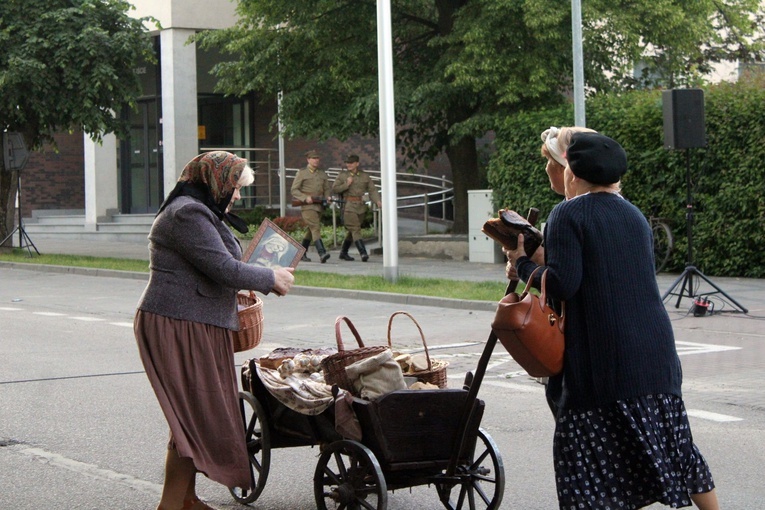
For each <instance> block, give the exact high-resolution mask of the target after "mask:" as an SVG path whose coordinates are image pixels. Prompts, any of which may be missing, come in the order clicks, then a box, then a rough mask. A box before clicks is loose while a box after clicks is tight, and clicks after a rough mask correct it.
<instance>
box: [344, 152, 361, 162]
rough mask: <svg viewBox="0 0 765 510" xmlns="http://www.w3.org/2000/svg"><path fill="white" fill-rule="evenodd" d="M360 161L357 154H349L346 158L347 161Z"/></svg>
mask: <svg viewBox="0 0 765 510" xmlns="http://www.w3.org/2000/svg"><path fill="white" fill-rule="evenodd" d="M358 161H359V157H358V156H357V155H355V154H348V156H347V157H346V158H345V162H346V163H357V162H358Z"/></svg>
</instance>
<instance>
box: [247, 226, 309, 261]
mask: <svg viewBox="0 0 765 510" xmlns="http://www.w3.org/2000/svg"><path fill="white" fill-rule="evenodd" d="M304 253H305V248H303V245H302V244H300V243H299V242H297V241H295V240H294V239H292V237H290V236H289V234H287V232H285V231H284V230H282V229H280V228H279V227H278V226H277V225H276V224H275V223H274V222H273V221H271V220H269V219H268V218H266V219H265V220H263V223H261V224H260V227H258V231H257V232H255V237H253V238H252V241H251V242H250V245H249V246H248V247H247V250H245V252H244V255H243V256H242V261H244V262H247V263H248V264H254V265H256V266H262V267H271V268H273V267H297V265H298V262H300V259H301V258H302V257H303V254H304Z"/></svg>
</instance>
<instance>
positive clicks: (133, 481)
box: [10, 445, 162, 495]
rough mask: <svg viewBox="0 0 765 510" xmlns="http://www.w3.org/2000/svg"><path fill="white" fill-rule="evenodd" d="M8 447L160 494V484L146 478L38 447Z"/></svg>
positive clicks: (48, 461)
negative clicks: (104, 467) (142, 478)
mask: <svg viewBox="0 0 765 510" xmlns="http://www.w3.org/2000/svg"><path fill="white" fill-rule="evenodd" d="M10 448H11V449H12V450H14V451H17V452H19V453H20V454H22V455H26V456H27V457H31V458H32V459H34V460H36V461H39V462H42V463H43V464H48V465H49V466H53V467H58V468H63V469H66V470H69V471H73V472H75V473H78V474H81V475H83V476H87V477H89V478H93V479H96V480H105V481H107V482H115V483H118V484H121V485H124V486H127V487H130V488H132V489H135V490H138V491H141V492H145V493H147V494H152V495H160V494H162V486H161V485H159V484H156V483H152V482H147V481H146V480H141V479H140V478H135V477H133V476H130V475H126V474H124V473H118V472H116V471H112V470H110V469H103V468H100V467H98V466H96V465H94V464H87V463H85V462H80V461H78V460H74V459H69V458H67V457H64V456H63V455H59V454H57V453H51V452H47V451H45V450H42V449H40V448H28V447H24V446H18V445H17V446H12V447H10Z"/></svg>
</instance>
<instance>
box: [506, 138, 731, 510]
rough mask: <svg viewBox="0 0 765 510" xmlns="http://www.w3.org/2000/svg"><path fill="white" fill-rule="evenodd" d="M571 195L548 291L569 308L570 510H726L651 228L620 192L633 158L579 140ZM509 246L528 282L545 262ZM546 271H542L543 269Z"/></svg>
mask: <svg viewBox="0 0 765 510" xmlns="http://www.w3.org/2000/svg"><path fill="white" fill-rule="evenodd" d="M566 161H567V163H568V165H567V166H566V168H565V171H564V186H565V188H566V196H567V197H571V198H570V199H569V200H566V201H564V202H562V203H560V204H558V205H557V206H556V207H555V208H554V209H553V211H552V212H551V214H550V217H549V218H548V221H547V225H546V228H545V232H544V237H545V241H544V246H545V248H544V257H545V258H544V260H545V264H546V267H547V269H549V271H548V272H547V283H546V290H547V293H548V296H549V297H551V298H553V299H557V300H563V301H565V303H566V330H565V335H566V348H565V355H564V367H563V372H562V373H561V374H559V375H557V376H555V377H552V378H550V381H549V384H548V389H547V392H548V395H550V396H554V397H555V398H556V400H557V406H558V412H557V417H556V426H555V437H554V440H553V455H554V465H555V466H554V467H555V477H556V486H557V490H558V502H559V505H560V508H561V509H579V508H642V507H644V506H648V505H651V504H653V503H656V502H659V503H662V504H664V505H668V506H671V507H675V508H677V507H685V506H691V504H692V502H693V503H695V504H696V505H697V506H698V507H699V508H701V509H702V510H717V509H719V505H718V502H717V495H716V493H715V485H714V481H713V480H712V475H711V473H710V471H709V467H708V466H707V463H706V461H705V460H704V457H703V456H702V455H701V453H700V452H699V450H698V448H697V447H696V445H695V444H694V443H693V437H692V435H691V429H690V425H689V423H688V416H687V414H686V410H685V405H684V403H683V399H682V393H681V383H682V371H681V367H680V359H679V358H678V355H677V351H676V350H675V339H674V334H673V331H672V325H671V323H670V319H669V316H668V314H667V311H666V309H665V308H664V303H663V302H662V300H661V297H660V293H659V288H658V285H657V283H656V277H655V275H654V267H653V249H652V239H651V229H650V227H649V225H648V222H647V221H646V219H645V216H644V215H643V214H642V213H641V212H640V210H639V209H638V208H637V207H635V206H634V205H632V204H631V203H629V202H628V201H627V200H625V199H624V198H623V197H622V196H621V195H620V194H619V191H620V180H621V177H622V175H624V173H625V172H626V171H627V155H626V153H625V152H624V149H622V147H621V146H620V145H619V144H618V143H617V142H616V141H614V140H612V139H611V138H608V137H607V136H603V135H601V134H597V133H575V134H574V135H573V136H572V139H571V144H570V145H569V146H568V148H567V151H566ZM518 246H519V249H516V250H506V254H507V255H508V258H509V259H510V262H511V263H512V265H513V267H515V268H516V269H517V271H518V275H519V276H520V278H521V279H523V280H526V279H528V278H529V277H530V276H531V273H532V272H533V271H534V270H535V269H536V268H537V267H538V265H537V263H535V262H534V261H533V260H532V259H531V258H530V257H527V256H526V254H525V253H524V251H523V246H524V245H523V239H522V236H519V239H518ZM539 274H541V272H540V273H539Z"/></svg>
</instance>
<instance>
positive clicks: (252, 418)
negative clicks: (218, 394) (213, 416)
mask: <svg viewBox="0 0 765 510" xmlns="http://www.w3.org/2000/svg"><path fill="white" fill-rule="evenodd" d="M239 408H240V409H241V411H242V423H243V424H244V430H245V441H246V442H247V456H248V457H249V458H250V479H251V480H252V489H251V490H250V489H246V490H242V489H240V488H239V487H236V488H233V489H229V492H231V495H232V496H233V497H234V499H235V500H236V501H237V502H239V503H242V504H243V505H246V504H248V503H252V502H253V501H255V500H256V499H258V496H260V493H261V492H263V487H264V486H265V485H266V480H267V479H268V469H269V467H270V465H271V436H270V432H269V430H268V422H267V419H266V413H265V411H264V410H263V406H261V405H260V402H258V399H256V398H255V397H254V396H253V395H252V393H250V392H247V391H240V392H239Z"/></svg>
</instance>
